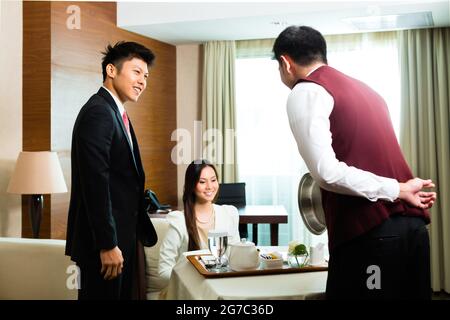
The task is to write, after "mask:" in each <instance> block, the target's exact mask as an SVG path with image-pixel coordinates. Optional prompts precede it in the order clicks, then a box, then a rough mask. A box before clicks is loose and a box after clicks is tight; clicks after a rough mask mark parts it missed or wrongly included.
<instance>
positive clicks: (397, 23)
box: [342, 11, 434, 30]
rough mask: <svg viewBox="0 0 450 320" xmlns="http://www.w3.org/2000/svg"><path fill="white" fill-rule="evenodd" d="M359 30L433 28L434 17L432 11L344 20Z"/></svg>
mask: <svg viewBox="0 0 450 320" xmlns="http://www.w3.org/2000/svg"><path fill="white" fill-rule="evenodd" d="M342 21H344V22H346V23H350V24H352V25H353V26H354V27H355V28H356V29H358V30H393V29H414V28H424V27H432V26H434V23H433V15H432V13H431V12H430V11H427V12H415V13H405V14H393V15H384V16H368V17H356V18H347V19H342Z"/></svg>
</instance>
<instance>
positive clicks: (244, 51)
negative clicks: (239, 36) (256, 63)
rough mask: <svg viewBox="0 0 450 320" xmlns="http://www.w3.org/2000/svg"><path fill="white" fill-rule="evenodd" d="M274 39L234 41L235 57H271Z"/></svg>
mask: <svg viewBox="0 0 450 320" xmlns="http://www.w3.org/2000/svg"><path fill="white" fill-rule="evenodd" d="M274 42H275V39H256V40H239V41H236V58H238V59H243V58H264V57H271V56H272V55H273V54H272V48H273V44H274Z"/></svg>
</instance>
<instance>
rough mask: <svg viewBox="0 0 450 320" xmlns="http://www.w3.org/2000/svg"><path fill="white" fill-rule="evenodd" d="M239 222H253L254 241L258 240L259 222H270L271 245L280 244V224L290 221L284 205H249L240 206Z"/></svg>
mask: <svg viewBox="0 0 450 320" xmlns="http://www.w3.org/2000/svg"><path fill="white" fill-rule="evenodd" d="M238 211H239V223H240V224H253V229H252V231H253V242H254V243H255V244H256V243H257V240H258V224H259V223H268V224H270V245H272V246H277V245H278V225H279V224H280V223H287V222H288V214H287V212H286V209H285V208H284V207H283V206H272V205H247V206H245V207H241V208H238Z"/></svg>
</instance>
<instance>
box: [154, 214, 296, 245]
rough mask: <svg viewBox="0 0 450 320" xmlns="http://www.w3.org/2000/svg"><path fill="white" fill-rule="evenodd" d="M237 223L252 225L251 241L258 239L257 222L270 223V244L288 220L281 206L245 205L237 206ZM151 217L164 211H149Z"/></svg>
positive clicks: (160, 216) (273, 243) (164, 215)
mask: <svg viewBox="0 0 450 320" xmlns="http://www.w3.org/2000/svg"><path fill="white" fill-rule="evenodd" d="M238 211H239V224H252V225H253V229H252V231H253V242H254V243H255V244H257V241H258V224H259V223H268V224H270V245H272V246H277V245H278V225H279V224H280V223H287V222H288V214H287V212H286V209H285V208H284V207H283V206H273V205H247V206H244V207H238ZM149 216H150V217H151V218H165V217H166V216H167V212H166V213H160V212H152V213H149Z"/></svg>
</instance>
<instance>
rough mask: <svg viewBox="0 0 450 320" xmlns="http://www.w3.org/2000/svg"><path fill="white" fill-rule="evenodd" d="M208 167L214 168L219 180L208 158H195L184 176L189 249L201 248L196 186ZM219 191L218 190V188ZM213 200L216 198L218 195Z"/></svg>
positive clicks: (184, 202) (184, 201) (184, 199)
mask: <svg viewBox="0 0 450 320" xmlns="http://www.w3.org/2000/svg"><path fill="white" fill-rule="evenodd" d="M206 167H210V168H212V169H213V170H214V172H215V174H216V177H217V180H218V179H219V177H218V175H217V170H216V168H215V167H214V166H213V165H212V164H211V163H210V162H209V161H207V160H194V161H192V162H191V164H189V166H188V167H187V169H186V175H185V177H184V190H183V205H184V217H185V221H186V229H187V232H188V235H189V244H188V250H189V251H192V250H199V249H200V239H199V236H198V231H197V220H196V219H195V211H194V205H195V201H196V196H195V187H196V186H197V183H198V181H199V180H200V175H201V173H202V170H203V169H204V168H206ZM217 191H218V190H217ZM218 194H219V192H217V193H216V197H215V198H214V200H213V201H215V200H216V198H217V195H218Z"/></svg>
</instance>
